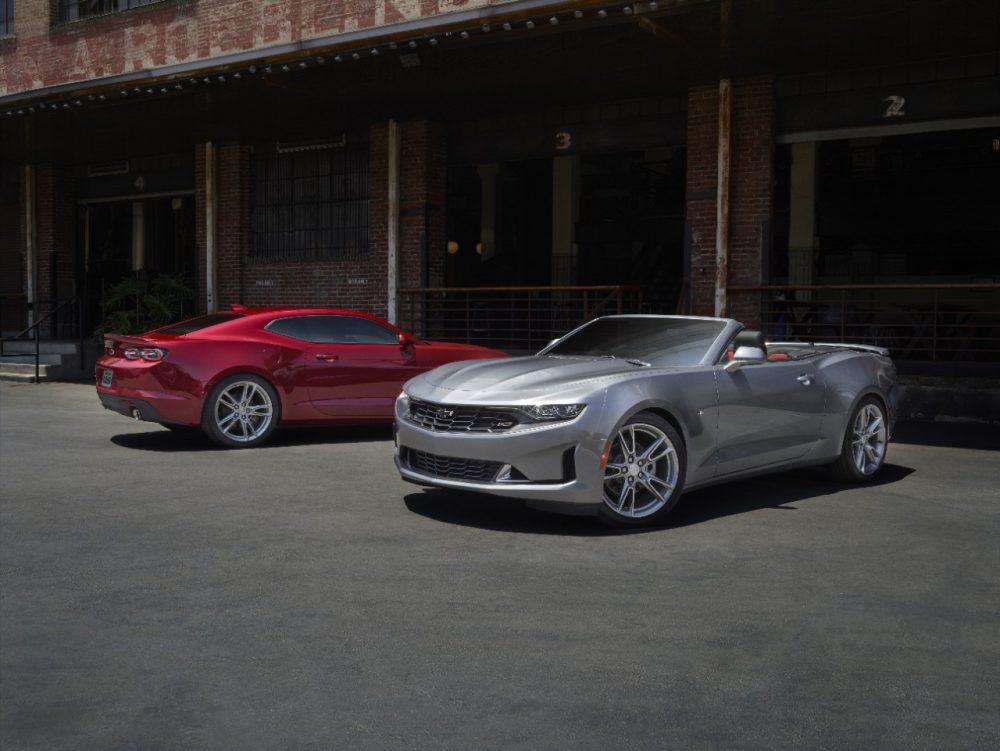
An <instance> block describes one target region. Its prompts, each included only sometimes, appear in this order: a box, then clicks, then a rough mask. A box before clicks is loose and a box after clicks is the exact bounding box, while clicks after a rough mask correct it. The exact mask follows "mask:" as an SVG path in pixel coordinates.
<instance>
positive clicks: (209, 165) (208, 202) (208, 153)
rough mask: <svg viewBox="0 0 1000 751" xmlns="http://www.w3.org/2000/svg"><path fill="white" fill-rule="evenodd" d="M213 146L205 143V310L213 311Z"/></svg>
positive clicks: (214, 189)
mask: <svg viewBox="0 0 1000 751" xmlns="http://www.w3.org/2000/svg"><path fill="white" fill-rule="evenodd" d="M215 191H216V186H215V148H214V147H213V146H212V142H211V141H207V142H206V143H205V311H206V312H207V313H214V312H215Z"/></svg>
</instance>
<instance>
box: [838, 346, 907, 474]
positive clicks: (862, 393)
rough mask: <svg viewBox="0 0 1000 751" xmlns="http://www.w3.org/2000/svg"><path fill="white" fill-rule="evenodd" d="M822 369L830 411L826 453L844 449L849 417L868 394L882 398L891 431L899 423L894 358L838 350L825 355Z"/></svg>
mask: <svg viewBox="0 0 1000 751" xmlns="http://www.w3.org/2000/svg"><path fill="white" fill-rule="evenodd" d="M821 357H822V360H821V362H820V364H819V366H818V367H819V370H820V371H821V372H822V374H823V377H824V378H825V380H826V384H827V414H826V416H825V418H824V420H823V439H824V441H823V446H822V448H823V453H824V455H825V456H828V457H836V456H837V455H838V454H839V453H840V449H841V444H842V441H843V439H844V433H845V431H846V430H847V421H848V419H849V418H850V415H851V413H852V412H853V410H854V408H855V406H857V404H858V402H860V401H861V400H862V399H864V398H865V397H866V396H875V397H877V398H878V399H880V400H881V401H882V403H883V405H884V406H885V407H886V409H887V411H888V414H889V426H888V427H889V431H890V434H891V432H892V428H893V425H894V424H895V419H896V414H897V411H898V410H897V407H898V389H897V388H896V367H895V365H893V363H892V360H890V359H889V358H888V357H882V356H881V355H877V354H872V353H867V352H851V351H845V350H837V351H834V352H831V353H830V354H828V355H821Z"/></svg>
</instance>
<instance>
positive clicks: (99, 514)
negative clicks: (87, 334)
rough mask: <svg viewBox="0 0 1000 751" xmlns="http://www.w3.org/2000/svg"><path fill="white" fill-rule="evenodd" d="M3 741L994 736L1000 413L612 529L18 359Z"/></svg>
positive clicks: (407, 743) (4, 607)
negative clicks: (207, 423)
mask: <svg viewBox="0 0 1000 751" xmlns="http://www.w3.org/2000/svg"><path fill="white" fill-rule="evenodd" d="M0 473H2V479H0V487H2V505H0V594H2V598H0V748H3V749H4V751H14V750H15V749H258V748H261V749H396V748H400V749H402V748H406V749H410V748H416V749H463V750H468V749H487V748H496V749H501V748H502V749H627V748H636V749H652V748H664V749H668V748H669V749H673V748H676V749H730V748H741V749H769V750H770V749H788V748H802V749H819V748H824V749H880V750H882V749H944V748H949V749H950V748H962V749H995V748H997V747H1000V719H998V717H1000V712H998V708H1000V705H998V699H997V697H998V696H1000V667H998V666H1000V632H998V626H997V624H998V622H1000V620H998V615H1000V613H998V610H1000V584H998V578H1000V574H998V572H1000V543H998V540H1000V535H998V532H1000V529H998V508H1000V491H998V489H997V486H996V483H997V478H998V477H1000V430H998V429H997V428H991V427H988V426H985V425H974V426H965V425H921V424H916V423H911V424H906V425H904V426H902V428H901V430H900V442H898V443H895V444H893V445H892V446H891V447H890V453H889V464H888V466H887V467H886V468H885V471H884V473H883V475H882V477H881V478H880V480H879V482H878V483H877V484H873V485H868V486H844V485H839V484H836V483H832V482H830V481H829V480H827V479H826V478H825V476H823V475H822V474H819V473H817V472H795V473H789V474H783V475H777V476H772V477H769V478H763V479H757V480H752V481H748V482H743V483H739V484H734V485H727V486H720V487H716V488H712V489H708V490H704V491H699V492H697V493H692V494H690V495H689V496H687V497H686V499H685V501H684V502H683V505H682V506H681V507H680V508H679V509H678V511H677V512H676V513H675V515H674V518H673V521H672V524H671V525H670V526H668V527H666V528H663V529H658V530H653V531H648V532H642V533H633V534H610V533H607V532H605V531H604V530H602V529H600V528H599V527H597V526H596V525H595V524H594V523H592V522H591V521H589V520H587V519H574V518H564V517H558V516H552V515H547V514H543V513H540V512H533V511H529V510H526V509H524V508H522V507H521V506H520V505H518V504H517V503H514V502H506V501H503V500H497V499H486V498H478V497H473V496H463V495H449V494H442V493H437V492H433V493H431V492H424V491H422V490H420V489H419V488H416V487H415V486H412V485H407V484H405V483H402V482H401V481H400V480H399V479H398V477H397V476H396V474H395V471H394V470H393V467H392V435H391V429H390V428H388V427H376V428H338V429H326V430H308V431H285V432H283V433H279V434H278V435H277V436H276V440H274V441H273V442H272V443H271V444H270V445H269V446H267V447H264V448H261V449H257V450H249V451H223V450H219V449H216V448H214V447H213V446H212V445H211V444H210V443H209V442H208V441H207V440H206V439H204V438H203V437H201V436H200V434H198V433H192V434H178V433H172V432H169V431H166V430H164V429H162V428H160V427H158V426H156V425H151V424H146V423H133V422H131V421H129V420H127V419H125V418H123V417H121V416H119V415H116V414H113V413H111V412H107V411H105V410H103V409H102V408H101V406H100V404H99V403H98V401H97V397H96V396H95V394H94V390H93V387H87V386H85V385H80V384H45V385H40V386H33V385H20V384H10V383H0Z"/></svg>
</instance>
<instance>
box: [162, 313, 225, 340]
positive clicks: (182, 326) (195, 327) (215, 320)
mask: <svg viewBox="0 0 1000 751" xmlns="http://www.w3.org/2000/svg"><path fill="white" fill-rule="evenodd" d="M236 318H239V314H237V313H209V314H208V315H205V316H198V317H197V318H189V319H188V320H186V321H181V322H180V323H175V324H174V325H173V326H165V327H164V328H162V329H157V331H158V332H159V333H161V334H173V335H175V336H179V335H181V334H190V333H191V332H192V331H201V330H202V329H207V328H208V327H209V326H215V325H217V324H220V323H225V322H226V321H232V320H234V319H236Z"/></svg>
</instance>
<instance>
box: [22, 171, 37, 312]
mask: <svg viewBox="0 0 1000 751" xmlns="http://www.w3.org/2000/svg"><path fill="white" fill-rule="evenodd" d="M37 200H38V195H37V193H36V191H35V168H34V166H33V165H30V164H26V165H25V167H24V227H25V232H24V294H25V301H26V302H27V303H28V321H27V325H28V326H31V325H32V324H34V322H35V310H34V305H35V300H37V299H38V290H37V285H38V215H37V209H36V206H37V204H36V202H37Z"/></svg>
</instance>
